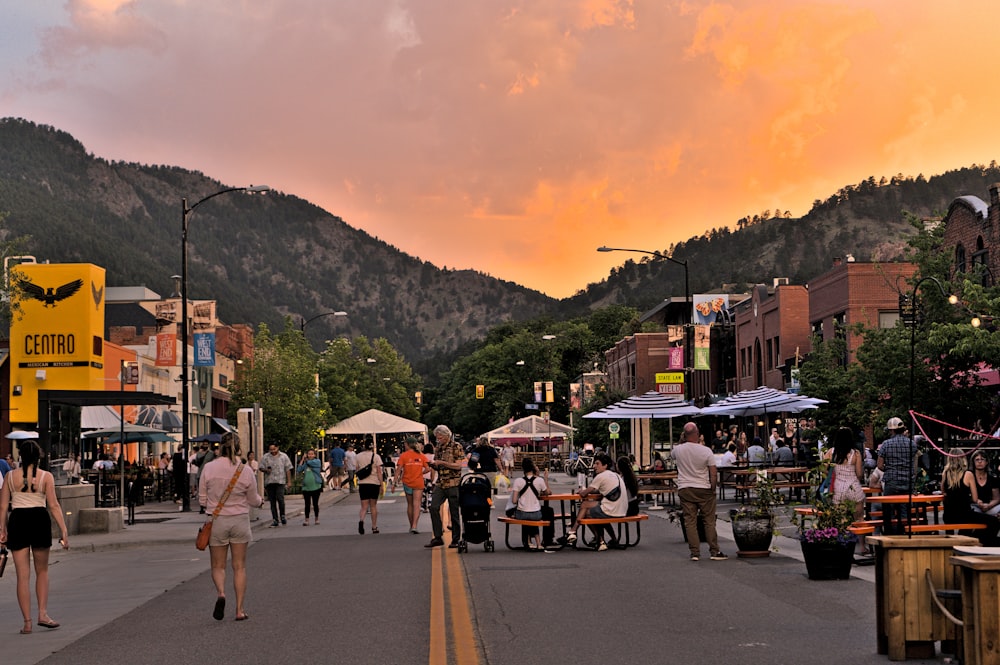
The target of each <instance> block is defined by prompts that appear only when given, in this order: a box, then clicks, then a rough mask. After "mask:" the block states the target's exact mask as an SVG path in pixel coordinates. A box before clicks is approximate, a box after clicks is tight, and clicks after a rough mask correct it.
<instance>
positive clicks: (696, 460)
mask: <svg viewBox="0 0 1000 665" xmlns="http://www.w3.org/2000/svg"><path fill="white" fill-rule="evenodd" d="M673 456H674V462H676V463H677V489H684V488H685V487H693V488H701V489H711V488H712V479H711V476H710V475H709V470H708V467H710V466H715V455H714V454H713V453H712V451H711V449H709V447H708V446H703V445H701V444H698V443H688V442H686V443H682V444H679V445H676V446H674V452H673Z"/></svg>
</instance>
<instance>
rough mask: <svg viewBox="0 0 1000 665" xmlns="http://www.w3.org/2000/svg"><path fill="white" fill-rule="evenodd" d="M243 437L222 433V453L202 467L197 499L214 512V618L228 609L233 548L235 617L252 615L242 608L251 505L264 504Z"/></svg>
mask: <svg viewBox="0 0 1000 665" xmlns="http://www.w3.org/2000/svg"><path fill="white" fill-rule="evenodd" d="M241 454H242V450H241V449H240V438H239V437H238V436H237V435H236V434H235V433H233V432H227V433H226V434H223V435H222V442H221V443H220V444H219V453H218V455H216V456H215V458H214V459H213V460H212V461H211V462H209V463H208V464H206V465H205V466H204V467H203V468H202V471H201V480H200V481H199V483H198V502H199V503H200V504H201V505H203V506H205V510H206V511H207V512H210V513H212V515H214V516H215V524H214V525H213V526H212V537H211V539H210V540H209V542H208V546H209V547H208V549H209V554H210V555H211V561H212V582H214V583H215V591H216V599H215V609H214V610H213V611H212V618H213V619H215V620H216V621H222V619H223V617H224V616H225V613H226V559H227V558H228V556H229V553H230V552H232V567H233V590H234V591H235V592H236V620H237V621H246V620H247V619H249V618H250V616H249V615H248V614H247V613H246V611H245V610H244V608H243V601H244V598H245V597H246V592H247V568H246V563H247V548H248V547H249V545H250V541H251V540H253V538H252V537H251V531H250V506H254V507H257V508H262V507H263V506H264V499H262V498H261V496H260V494H258V493H257V481H256V479H255V478H254V475H253V471H251V470H250V467H249V466H247V465H246V464H244V463H243V461H242V460H241V459H240V455H241Z"/></svg>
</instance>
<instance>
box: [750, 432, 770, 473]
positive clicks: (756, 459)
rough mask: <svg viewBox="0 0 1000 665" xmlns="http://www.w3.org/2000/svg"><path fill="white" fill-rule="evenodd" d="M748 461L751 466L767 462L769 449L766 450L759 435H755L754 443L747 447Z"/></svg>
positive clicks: (762, 464)
mask: <svg viewBox="0 0 1000 665" xmlns="http://www.w3.org/2000/svg"><path fill="white" fill-rule="evenodd" d="M747 463H749V464H750V466H764V465H765V464H767V451H766V450H764V446H763V445H762V441H761V440H760V437H759V436H755V437H754V438H753V443H752V444H751V445H750V447H749V448H747Z"/></svg>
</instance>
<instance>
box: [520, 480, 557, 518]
mask: <svg viewBox="0 0 1000 665" xmlns="http://www.w3.org/2000/svg"><path fill="white" fill-rule="evenodd" d="M531 486H532V487H534V488H535V492H538V493H539V494H541V493H542V492H544V491H545V490H547V489H548V488H549V486H548V485H546V484H545V479H544V478H539V477H538V476H532V483H531ZM535 492H532V491H531V490H530V489H528V481H527V480H525V478H524V476H521V477H520V478H515V479H514V484H513V485H512V486H511V491H510V496H511V501H513V500H514V495H515V494H516V495H517V503H516V505H515V507H516V508H517V509H518V510H522V511H524V512H526V513H533V512H535V511H538V510H541V509H542V502H541V501H539V500H538V497H536V496H535Z"/></svg>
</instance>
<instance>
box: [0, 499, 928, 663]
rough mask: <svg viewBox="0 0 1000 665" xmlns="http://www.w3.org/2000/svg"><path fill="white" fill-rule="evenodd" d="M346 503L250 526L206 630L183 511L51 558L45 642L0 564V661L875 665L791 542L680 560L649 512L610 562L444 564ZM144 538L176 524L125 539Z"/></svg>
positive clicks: (864, 583) (395, 524)
mask: <svg viewBox="0 0 1000 665" xmlns="http://www.w3.org/2000/svg"><path fill="white" fill-rule="evenodd" d="M324 496H325V500H326V501H329V499H330V498H332V497H333V496H334V493H326V494H325V495H324ZM356 497H357V495H350V496H339V495H338V496H336V499H337V503H335V504H333V505H329V506H326V507H324V511H323V514H322V518H323V520H322V521H323V523H322V524H321V525H320V526H308V527H303V526H302V525H301V520H300V519H295V518H294V517H293V518H291V519H290V520H289V526H287V527H282V528H278V529H269V528H262V529H258V530H257V531H256V532H255V538H257V541H256V542H255V543H254V545H253V546H252V547H251V550H250V555H249V577H250V583H249V587H250V588H249V592H248V599H247V604H246V608H247V611H248V613H249V614H250V615H251V619H250V620H249V621H246V622H239V623H237V622H235V621H233V613H234V611H235V609H234V606H233V604H232V603H230V605H229V607H228V608H227V616H226V618H225V620H224V621H218V622H217V621H214V620H213V619H212V618H211V612H212V606H213V604H214V591H213V587H212V584H211V580H210V578H209V573H208V557H207V554H206V553H202V552H198V551H197V550H195V549H194V547H193V545H192V542H193V538H194V528H193V526H191V525H193V524H194V523H196V522H197V521H198V519H199V518H197V517H194V518H191V519H189V525H187V526H185V527H184V528H180V529H178V530H179V533H181V534H182V537H181V538H178V539H175V540H174V541H169V539H166V540H167V541H168V542H160V543H157V542H153V540H154V539H152V537H150V539H148V540H149V542H136V543H133V545H134V546H131V547H129V546H124V547H98V548H96V549H95V550H94V551H80V550H79V549H78V550H77V551H74V552H72V553H58V552H54V557H53V558H54V564H53V566H52V571H51V576H52V592H51V596H50V603H49V605H50V613H51V614H52V616H53V617H55V618H56V619H57V620H59V621H60V622H62V624H63V625H62V627H61V628H59V629H58V630H55V631H44V629H42V628H39V627H36V628H35V631H34V633H33V634H32V635H24V636H22V635H18V634H17V631H18V629H19V628H20V615H19V612H18V610H17V606H16V602H15V600H14V589H13V582H14V576H13V570H12V569H11V568H10V566H9V567H8V573H7V574H6V575H5V576H4V577H3V579H0V663H3V665H20V664H22V663H25V664H27V663H39V662H41V663H47V664H53V665H54V664H60V663H67V664H70V663H72V664H73V665H89V664H91V663H94V664H97V663H100V664H107V665H114V664H116V663H128V664H129V665H135V664H136V663H150V664H153V663H170V664H171V665H198V664H201V663H207V664H213V665H215V664H220V663H237V662H238V663H283V662H312V663H343V662H348V663H379V664H381V663H414V664H422V663H429V664H430V665H447V664H450V665H467V664H473V663H476V664H478V663H491V664H495V665H500V664H504V665H505V664H507V663H517V664H519V665H521V664H523V665H543V664H544V665H553V664H556V663H569V662H572V663H579V664H581V665H609V664H614V663H618V662H623V661H626V660H627V662H629V663H641V662H648V663H740V664H741V665H756V664H761V665H764V664H791V663H800V662H808V663H815V664H817V665H824V664H827V663H829V664H830V665H834V664H836V665H844V664H845V663H851V664H854V663H887V662H888V658H887V657H886V656H880V655H878V654H877V653H876V650H875V616H874V615H875V607H874V585H873V583H872V581H873V575H874V573H873V571H872V569H871V568H857V567H856V568H855V576H854V577H852V579H850V580H847V581H839V582H815V581H810V580H808V579H807V578H806V575H805V566H804V564H802V562H801V561H800V560H799V558H797V557H796V556H794V555H796V554H797V544H796V543H795V541H792V540H788V539H782V540H781V541H780V542H779V552H777V553H773V554H772V555H771V556H770V557H769V558H764V559H738V558H737V557H736V556H735V552H733V551H732V549H733V548H732V543H731V542H730V541H728V540H727V538H728V535H727V529H726V525H725V524H721V526H722V528H721V532H722V534H723V541H722V543H723V549H724V551H726V552H727V553H729V554H730V556H731V558H730V560H728V561H721V562H715V561H709V560H708V558H707V556H706V557H703V558H702V560H701V561H700V562H691V561H689V560H688V555H687V546H686V545H685V544H684V542H683V537H682V535H681V532H680V530H679V528H678V527H677V526H676V525H674V524H672V523H669V522H667V521H666V520H664V519H662V516H663V513H662V512H661V513H651V519H650V520H649V521H647V522H646V523H645V524H643V527H642V542H641V544H640V546H639V547H637V548H634V549H630V550H626V551H615V550H612V551H607V552H600V553H598V552H591V551H568V550H564V551H560V552H556V553H553V554H541V553H528V552H511V551H507V550H506V549H505V548H504V546H503V542H502V541H503V530H502V525H499V526H498V528H495V529H494V530H493V537H494V539H495V540H496V541H497V550H496V551H495V552H485V551H484V550H483V548H482V547H481V546H477V545H472V546H470V551H469V552H468V553H466V554H463V555H459V554H458V553H457V552H456V551H455V550H442V549H440V548H439V549H436V550H433V551H432V550H427V549H425V548H424V547H423V545H424V544H425V543H426V542H427V541H428V540H429V538H430V535H429V530H430V521H429V519H428V518H427V516H426V515H424V516H423V517H422V518H421V526H422V531H423V533H421V534H420V535H412V534H409V533H407V530H406V529H407V525H406V521H405V503H404V500H403V499H402V497H390V498H388V499H387V500H386V501H383V502H382V503H381V504H380V520H379V525H380V527H381V531H382V533H380V534H377V535H373V534H371V533H370V532H369V533H366V535H364V536H359V535H358V533H357V512H358V503H357V498H356ZM720 512H722V511H721V509H720ZM366 526H367V525H366ZM155 527H162V528H161V530H160V531H158V532H157V533H158V534H160V535H163V534H164V533H166V530H167V529H169V528H175V529H177V528H178V527H176V526H173V527H172V526H163V525H152V526H149V527H143V528H144V529H153V528H155ZM189 527H190V528H189ZM366 531H368V529H367V528H366ZM84 549H85V548H84ZM230 596H231V592H230ZM908 662H909V663H917V664H918V665H919V664H922V663H940V662H942V658H941V657H938V658H937V659H934V660H927V661H921V660H916V661H908Z"/></svg>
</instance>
